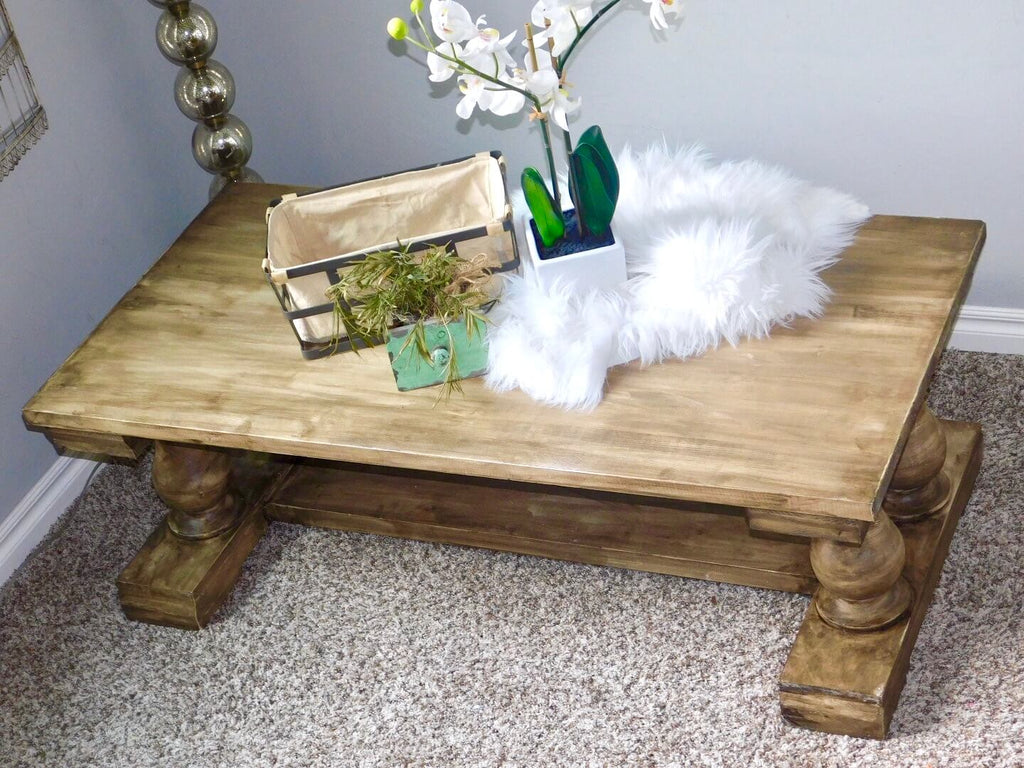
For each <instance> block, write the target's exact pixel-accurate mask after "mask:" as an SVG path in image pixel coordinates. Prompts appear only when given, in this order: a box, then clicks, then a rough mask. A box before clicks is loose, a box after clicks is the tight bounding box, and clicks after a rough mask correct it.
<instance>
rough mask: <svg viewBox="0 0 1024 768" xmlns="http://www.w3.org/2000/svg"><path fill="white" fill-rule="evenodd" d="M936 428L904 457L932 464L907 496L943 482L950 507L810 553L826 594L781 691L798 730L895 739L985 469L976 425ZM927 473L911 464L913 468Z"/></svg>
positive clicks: (818, 542)
mask: <svg viewBox="0 0 1024 768" xmlns="http://www.w3.org/2000/svg"><path fill="white" fill-rule="evenodd" d="M922 413H923V412H922ZM930 421H931V415H930V414H927V415H922V416H921V417H919V419H918V423H919V424H920V423H923V424H924V426H915V428H914V431H915V432H916V433H917V434H918V437H917V438H914V437H913V435H912V438H911V441H910V442H909V443H908V447H907V450H906V451H904V454H903V455H904V460H907V456H922V455H925V456H931V457H933V458H932V461H931V471H930V472H925V471H921V470H920V469H917V470H915V473H916V479H915V481H914V482H913V483H911V482H909V481H906V483H905V490H908V491H914V489H920V488H923V487H925V486H927V485H928V484H930V481H931V478H934V477H936V476H937V475H938V473H940V472H941V473H942V474H943V475H945V476H946V477H947V478H949V483H950V490H949V492H948V493H947V494H945V498H946V501H945V503H943V504H940V505H939V507H938V508H937V509H935V510H934V511H933V514H930V515H928V516H926V517H924V518H923V519H921V520H919V521H918V522H915V523H912V524H906V525H902V526H901V527H900V528H897V527H896V526H895V525H894V524H893V521H891V520H890V519H889V517H888V515H887V514H886V512H884V511H879V513H878V517H877V519H876V521H875V522H874V523H872V524H871V527H870V528H868V530H867V532H866V533H865V535H864V541H863V543H862V544H861V546H860V547H857V546H856V544H844V543H840V542H838V541H826V540H824V539H815V540H814V541H812V543H811V564H812V566H813V568H814V573H815V575H816V576H817V577H818V580H819V587H818V592H817V593H816V595H815V598H814V600H813V602H812V603H811V605H810V606H809V607H808V609H807V614H806V615H805V617H804V622H803V625H802V626H801V627H800V632H799V633H798V634H797V637H796V640H795V641H794V643H793V649H792V650H791V651H790V653H789V659H788V660H787V661H786V667H785V669H784V670H783V671H782V677H781V679H780V681H779V699H780V703H781V705H782V714H783V716H784V717H785V718H786V719H787V720H789V721H790V722H792V723H796V724H797V725H801V726H803V727H805V728H811V729H813V730H817V731H828V732H830V733H842V734H846V735H849V736H864V737H869V738H875V739H882V738H885V735H886V733H887V732H888V729H889V722H890V720H891V718H892V715H893V712H895V710H896V704H897V703H898V701H899V696H900V692H901V691H902V690H903V684H904V682H905V680H906V674H907V668H908V666H909V664H910V654H911V652H912V651H913V649H914V643H915V642H916V640H917V634H918V631H919V630H920V628H921V623H922V622H923V621H924V617H925V615H926V613H927V612H928V605H929V603H930V602H931V599H932V593H933V592H934V590H935V585H936V584H937V583H938V580H939V576H940V574H941V572H942V564H943V561H944V560H945V559H946V553H947V552H948V551H949V542H950V540H951V539H952V537H953V531H954V530H955V529H956V524H957V520H959V518H960V513H961V512H962V510H963V508H964V505H966V503H967V499H968V498H969V496H970V494H971V488H972V486H973V485H974V478H975V476H976V475H977V472H978V466H979V464H980V463H981V430H980V429H979V428H978V427H977V426H976V425H974V424H960V423H957V422H943V423H942V424H941V425H938V426H939V430H934V429H933V428H932V427H931V426H928V422H930ZM936 431H939V432H941V433H942V435H943V438H942V441H941V442H942V445H943V446H944V447H943V449H942V452H943V459H944V464H943V465H941V466H940V467H938V468H936V467H935V463H934V456H935V455H936V452H937V448H936V447H935V446H936V445H937V444H938V439H937V438H936V436H935V435H936ZM929 445H930V446H932V447H931V448H930V449H927V450H922V448H927V446H929ZM925 463H927V462H924V461H923V460H922V461H918V460H911V461H909V462H908V464H907V467H912V466H916V467H918V468H919V467H920V466H921V465H922V464H925ZM898 471H899V472H901V473H905V474H900V477H901V478H903V479H906V478H909V477H911V472H910V471H909V470H908V469H904V468H903V466H902V464H901V469H900V470H898ZM911 486H913V488H911ZM930 494H931V492H929V493H927V494H922V495H924V496H929V495H930ZM905 495H906V496H909V495H911V494H905ZM933 498H934V497H933ZM925 506H927V507H929V508H931V507H933V506H934V502H927V503H926V504H925ZM886 508H888V503H886Z"/></svg>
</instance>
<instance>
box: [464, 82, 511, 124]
mask: <svg viewBox="0 0 1024 768" xmlns="http://www.w3.org/2000/svg"><path fill="white" fill-rule="evenodd" d="M459 90H460V91H461V92H462V98H461V99H460V100H459V103H458V104H456V105H455V114H457V115H458V116H459V117H461V118H462V119H463V120H467V119H469V118H470V117H471V116H472V114H473V110H474V109H480V110H481V111H483V112H493V113H494V114H496V115H499V116H506V115H514V114H515V113H516V112H518V111H519V110H521V109H522V108H523V104H524V103H525V102H526V97H525V96H523V95H522V94H521V93H518V92H516V91H511V90H505V89H501V88H497V87H495V86H493V85H491V83H489V82H488V81H487V80H485V79H484V78H482V77H479V76H477V75H460V76H459Z"/></svg>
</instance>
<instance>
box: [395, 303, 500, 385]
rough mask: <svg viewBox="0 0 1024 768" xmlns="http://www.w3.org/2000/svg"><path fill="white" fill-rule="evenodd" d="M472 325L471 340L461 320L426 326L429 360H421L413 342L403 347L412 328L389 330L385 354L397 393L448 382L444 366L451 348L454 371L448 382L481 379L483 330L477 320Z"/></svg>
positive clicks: (484, 366) (484, 355) (484, 345)
mask: <svg viewBox="0 0 1024 768" xmlns="http://www.w3.org/2000/svg"><path fill="white" fill-rule="evenodd" d="M474 322H475V327H474V329H473V337H472V338H470V337H469V334H468V333H467V330H468V329H467V328H466V322H465V321H464V320H459V321H458V322H452V323H448V325H447V326H444V325H442V324H441V323H438V322H433V321H431V322H428V323H427V326H426V337H427V349H428V350H430V360H425V359H424V358H423V355H422V354H420V351H419V349H418V348H417V347H416V343H415V342H410V343H409V344H408V346H406V341H407V340H408V337H409V332H410V331H411V330H412V328H413V326H411V325H403V326H402V327H400V328H394V329H392V330H391V332H390V334H389V336H388V343H387V350H388V357H390V358H391V370H392V371H393V372H394V374H395V383H396V384H397V385H398V389H399V390H400V391H402V392H406V391H408V390H410V389H420V388H421V387H431V386H434V385H436V384H444V383H445V381H446V380H447V378H448V362H449V360H451V351H452V348H453V347H454V349H455V361H456V367H455V375H454V376H453V377H452V379H453V380H457V379H470V378H472V377H474V376H482V375H483V374H484V373H485V372H486V371H487V327H486V325H485V324H484V323H483V322H481V321H479V320H476V321H474ZM403 347H405V348H404V349H403Z"/></svg>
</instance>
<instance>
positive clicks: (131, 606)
mask: <svg viewBox="0 0 1024 768" xmlns="http://www.w3.org/2000/svg"><path fill="white" fill-rule="evenodd" d="M266 529H267V522H266V519H265V518H264V517H263V514H262V513H261V512H260V510H259V508H258V507H255V506H254V507H251V508H250V509H249V510H248V511H246V512H245V513H244V514H243V515H242V518H241V521H240V522H239V524H238V525H237V526H236V527H235V528H233V529H231V530H230V531H227V532H226V533H223V534H221V535H220V536H215V537H213V538H209V539H200V540H190V539H183V538H181V537H180V536H177V535H175V534H174V533H173V532H172V531H171V530H170V528H168V527H167V523H166V522H164V523H162V524H161V525H160V526H159V527H158V528H157V529H156V530H155V531H153V533H152V535H150V537H149V539H147V541H146V543H145V545H144V546H143V547H142V549H141V550H139V553H138V554H137V555H136V556H135V557H134V558H133V559H132V561H131V562H130V563H129V564H128V566H127V567H126V568H125V569H124V571H122V572H121V575H120V576H118V578H117V592H118V597H119V599H120V602H121V608H122V610H123V611H124V614H125V616H127V617H128V618H129V619H132V620H134V621H144V622H147V623H150V624H163V625H166V626H171V627H178V628H179V629H202V628H203V627H205V626H206V625H207V623H208V622H209V621H210V618H211V617H212V616H213V614H214V613H215V612H216V611H217V609H218V608H219V607H220V606H221V604H222V603H223V602H224V600H225V599H226V598H227V596H228V595H229V594H230V593H231V590H232V589H233V588H234V585H235V581H236V580H237V579H238V574H239V573H241V571H242V565H243V564H244V563H245V559H246V558H247V557H248V556H249V553H250V552H251V551H252V548H253V547H254V546H256V543H257V542H258V541H259V540H260V538H262V536H263V534H264V532H265V531H266Z"/></svg>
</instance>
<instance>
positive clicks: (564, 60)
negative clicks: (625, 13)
mask: <svg viewBox="0 0 1024 768" xmlns="http://www.w3.org/2000/svg"><path fill="white" fill-rule="evenodd" d="M619 1H620V0H611V2H610V3H608V5H606V6H605V7H604V8H602V9H601V10H600V11H598V12H597V13H595V14H594V16H593V18H591V20H590V21H588V22H587V23H586V24H585V25H584V27H583V29H581V30H580V31H579V34H577V35H576V38H575V39H574V40H573V41H572V42H571V43H570V44H569V47H568V48H566V49H565V52H564V53H563V54H562V55H561V56H560V57H559V58H558V73H559V74H561V73H562V72H564V71H565V67H566V65H567V64H568V63H569V57H570V56H572V52H573V51H575V50H576V45H577V44H578V43H579V41H580V40H582V39H583V36H584V35H586V34H587V32H589V31H590V28H591V27H592V26H594V25H595V24H596V23H597V22H598V21H599V20H600V18H601V17H602V16H604V15H605V14H606V13H608V11H610V10H611V9H612V8H614V7H615V6H616V5H618V4H619Z"/></svg>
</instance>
